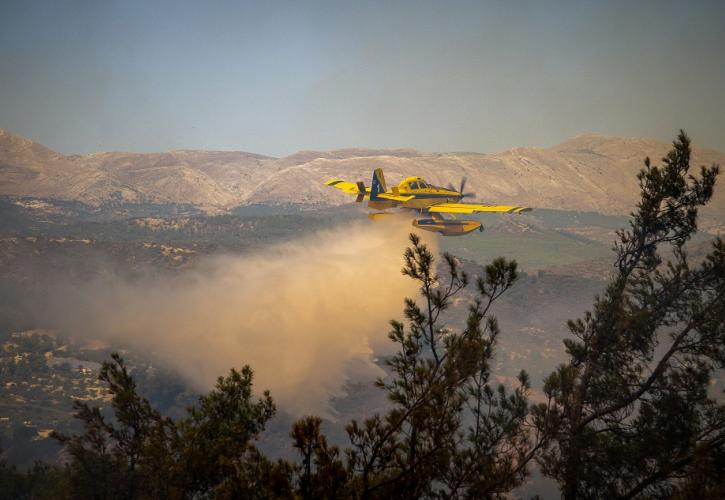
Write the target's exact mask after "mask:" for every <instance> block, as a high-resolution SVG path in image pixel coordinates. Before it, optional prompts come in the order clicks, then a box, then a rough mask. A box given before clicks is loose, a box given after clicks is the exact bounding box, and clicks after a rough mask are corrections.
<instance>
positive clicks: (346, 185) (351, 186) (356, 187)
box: [325, 179, 370, 195]
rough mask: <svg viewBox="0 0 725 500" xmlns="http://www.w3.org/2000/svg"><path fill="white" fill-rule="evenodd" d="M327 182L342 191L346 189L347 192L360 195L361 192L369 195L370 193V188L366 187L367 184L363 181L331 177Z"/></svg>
mask: <svg viewBox="0 0 725 500" xmlns="http://www.w3.org/2000/svg"><path fill="white" fill-rule="evenodd" d="M325 184H326V185H328V186H332V187H334V188H337V189H339V190H341V191H344V192H346V193H347V194H354V195H360V194H362V195H369V194H370V188H369V187H365V185H364V184H363V183H362V182H358V183H355V182H347V181H341V180H340V179H330V180H329V181H327V182H326V183H325ZM361 188H362V189H361Z"/></svg>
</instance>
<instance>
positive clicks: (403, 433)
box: [347, 234, 543, 499]
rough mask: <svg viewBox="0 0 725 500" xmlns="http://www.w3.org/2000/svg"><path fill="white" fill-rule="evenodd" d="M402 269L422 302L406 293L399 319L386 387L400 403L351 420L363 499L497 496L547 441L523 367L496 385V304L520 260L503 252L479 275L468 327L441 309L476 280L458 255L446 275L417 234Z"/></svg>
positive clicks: (447, 259) (356, 484)
mask: <svg viewBox="0 0 725 500" xmlns="http://www.w3.org/2000/svg"><path fill="white" fill-rule="evenodd" d="M410 241H411V243H412V246H411V248H408V249H407V250H406V252H405V266H404V268H403V274H405V275H406V276H409V277H410V278H412V279H414V280H416V281H417V282H418V283H419V284H420V292H421V296H422V299H423V305H422V306H419V305H418V304H417V303H416V302H415V301H414V300H413V299H406V301H405V317H406V319H407V325H405V324H404V323H401V322H398V321H392V322H391V325H392V331H391V332H390V335H389V336H390V339H391V340H392V341H393V342H395V343H396V344H397V345H398V346H399V350H398V352H397V354H395V355H394V356H392V357H391V358H390V359H389V360H388V361H387V364H388V366H389V369H390V374H391V375H390V378H389V380H379V381H378V383H377V384H378V386H379V387H380V388H381V389H383V390H385V391H386V392H387V393H388V397H389V399H390V401H391V402H392V409H391V410H390V411H389V412H387V413H386V414H384V415H378V414H376V415H374V416H372V417H370V418H367V419H365V420H364V421H362V422H357V421H355V420H353V421H352V422H351V423H350V424H349V425H348V427H347V431H348V434H349V437H350V441H351V443H352V447H351V448H350V449H348V450H347V455H348V464H349V468H350V470H351V474H352V475H353V478H352V481H351V486H350V491H351V492H352V493H351V495H352V496H353V497H355V498H364V499H365V498H421V497H426V498H437V497H441V498H490V497H494V496H497V495H499V494H501V493H504V492H508V491H510V490H511V489H513V488H514V487H516V486H517V485H519V484H521V482H522V481H523V479H524V478H525V476H526V472H527V471H526V465H527V463H528V462H529V461H530V460H531V458H532V457H533V456H534V453H535V451H536V449H537V448H538V447H539V446H540V445H541V444H542V443H543V441H542V440H540V439H538V438H537V437H536V436H533V435H531V434H530V433H529V432H527V425H528V423H529V419H530V418H531V415H530V413H529V407H528V403H527V391H528V390H529V381H528V377H527V375H526V374H525V373H524V372H522V373H521V375H520V377H519V386H518V387H516V388H515V389H514V390H513V392H512V393H511V394H509V393H508V392H507V391H506V390H505V388H504V387H503V386H501V385H499V386H498V387H496V388H493V387H492V386H491V384H490V381H489V379H490V375H491V371H490V366H489V363H490V361H491V359H492V358H493V356H494V348H495V344H496V338H497V336H498V335H499V327H498V323H497V322H496V319H495V318H494V317H493V316H492V315H491V314H490V309H491V306H492V305H493V303H494V302H495V301H496V300H497V299H499V298H500V297H501V295H502V294H503V293H505V292H506V291H507V290H508V289H509V288H510V287H511V286H512V285H513V283H514V282H515V280H516V277H517V273H516V263H515V262H509V261H506V260H504V259H501V258H499V259H496V260H494V261H493V263H492V264H490V265H488V266H487V267H486V274H485V276H484V277H481V278H479V279H478V280H477V282H476V285H477V288H478V292H479V295H480V297H479V298H478V299H477V300H476V301H475V303H474V304H472V305H471V307H470V310H469V315H468V320H467V325H466V328H465V329H464V330H463V331H462V332H460V333H456V332H453V331H448V330H445V329H442V328H441V326H440V324H439V320H440V317H441V316H440V315H441V313H443V312H444V311H445V310H446V309H448V308H449V307H450V305H451V301H452V298H453V297H454V296H455V295H456V294H458V293H459V292H461V290H463V288H464V287H466V286H467V285H468V276H467V275H466V273H464V272H463V271H461V270H460V268H459V264H458V262H457V260H456V259H455V258H454V257H452V256H450V255H448V254H445V255H444V263H445V271H446V275H447V279H446V280H445V281H444V280H442V279H440V277H439V275H438V274H437V273H436V269H435V265H434V257H433V254H432V253H431V252H430V251H429V250H428V248H427V247H426V245H425V244H424V243H422V242H421V241H420V239H419V238H418V237H417V236H416V235H414V234H411V235H410Z"/></svg>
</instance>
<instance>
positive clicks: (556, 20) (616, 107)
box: [0, 0, 725, 156]
mask: <svg viewBox="0 0 725 500" xmlns="http://www.w3.org/2000/svg"><path fill="white" fill-rule="evenodd" d="M0 127H4V128H8V129H10V130H11V131H14V132H16V133H19V134H21V135H25V136H28V137H30V138H32V139H34V140H37V141H39V142H41V143H43V144H46V145H47V146H49V147H52V148H54V149H57V150H59V151H61V152H64V153H88V152H93V151H102V150H126V151H162V150H166V149H174V148H200V149H238V150H246V151H252V152H257V153H262V154H269V155H275V156H280V155H285V154H289V153H292V152H294V151H297V150H300V149H332V148H341V147H385V148H388V147H411V148H417V149H421V150H425V151H462V150H466V151H481V152H494V151H500V150H504V149H507V148H510V147H513V146H550V145H553V144H556V143H558V142H561V141H563V140H566V139H568V138H570V137H572V136H575V135H578V134H581V133H586V132H595V133H603V134H610V135H624V136H645V137H654V138H660V139H663V140H670V139H671V138H672V137H674V135H675V133H676V132H677V130H678V129H679V128H684V129H685V130H687V131H688V132H689V134H690V135H691V136H692V137H693V139H694V140H695V142H696V143H698V144H701V145H704V146H707V147H712V148H715V149H719V150H721V151H725V2H722V1H719V2H705V1H691V2H682V1H677V2H668V1H653V2H647V1H634V2H611V1H610V2H605V1H596V2H594V1H590V2H588V1H572V2H563V1H562V2H553V1H551V2H543V1H534V2H519V1H516V2H514V1H479V2H473V1H471V2H443V1H422V0H417V1H392V0H391V1H383V2H365V1H356V2H342V1H329V2H328V1H309V2H305V1H289V2H282V1H260V2H240V1H237V2H231V1H218V0H217V1H214V0H212V1H207V2H202V1H197V2H179V1H167V2H152V1H80V0H78V1H49V2H40V1H32V0H30V1H23V0H17V1H11V0H0Z"/></svg>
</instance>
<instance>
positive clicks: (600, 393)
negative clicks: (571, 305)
mask: <svg viewBox="0 0 725 500" xmlns="http://www.w3.org/2000/svg"><path fill="white" fill-rule="evenodd" d="M673 144H674V147H673V149H672V150H671V151H670V152H669V153H668V154H667V156H666V157H665V158H663V160H662V161H663V165H662V166H661V167H657V166H653V165H652V164H651V162H650V160H649V158H648V159H646V160H645V167H644V169H643V170H642V171H641V172H640V173H639V175H638V179H639V185H640V190H641V200H640V202H639V203H638V205H637V209H636V211H635V212H633V213H632V219H631V222H630V228H629V229H628V230H622V231H620V232H618V239H617V242H616V247H615V251H616V256H617V257H616V264H615V271H614V275H613V277H612V279H611V281H610V282H609V285H608V286H607V288H606V290H605V292H604V293H603V295H602V296H601V297H597V298H596V299H595V302H594V306H593V308H592V311H590V312H587V313H586V314H585V315H584V317H583V318H581V319H578V320H575V321H570V322H569V330H570V332H571V333H572V335H573V336H574V338H573V339H567V340H565V342H564V343H565V346H566V351H567V353H568V355H569V358H570V359H569V361H568V362H567V363H566V364H564V365H561V366H560V367H558V368H557V369H556V371H554V372H553V373H552V374H551V375H550V376H549V377H548V378H547V379H546V381H545V392H546V393H547V395H548V396H549V397H550V398H551V400H552V401H554V403H555V404H554V406H553V407H552V409H551V412H550V415H549V416H550V417H551V418H550V420H549V421H548V422H549V423H551V422H552V421H557V423H558V427H557V431H556V433H555V435H554V437H553V439H552V440H551V441H550V443H549V445H548V446H547V447H546V450H545V452H544V453H543V454H542V455H541V458H540V462H541V464H542V466H543V470H544V472H545V473H546V474H548V475H549V476H551V477H553V478H554V479H556V480H557V481H558V482H559V484H560V485H561V489H562V493H563V495H564V497H565V498H567V499H575V498H615V497H616V498H632V497H636V496H642V495H644V496H656V497H662V496H666V495H674V494H676V492H677V491H678V489H679V488H685V487H686V488H690V490H688V491H693V490H692V488H695V489H697V485H693V484H691V483H689V484H687V481H683V479H686V478H687V477H690V476H692V475H693V474H695V473H696V472H698V471H699V472H698V473H699V474H701V475H702V474H704V475H708V474H707V471H708V470H714V469H712V468H713V467H716V466H718V467H720V471H722V465H723V464H722V455H723V446H724V445H725V432H724V431H725V407H723V405H721V404H718V403H717V402H716V401H715V400H714V399H712V398H711V396H710V395H709V394H708V385H709V381H710V379H711V377H712V376H713V372H714V370H716V369H721V368H722V367H723V362H725V297H724V295H725V246H723V242H722V240H721V239H720V238H717V239H715V241H713V242H712V244H711V250H710V252H709V253H708V254H707V256H706V257H705V259H704V260H703V261H702V262H692V261H691V259H689V258H688V254H687V251H686V249H685V245H686V243H687V242H688V241H689V240H690V239H691V237H692V235H693V234H694V233H695V231H696V229H697V215H698V209H699V208H700V207H701V206H703V205H705V204H706V203H707V202H708V201H709V200H710V198H711V196H712V194H713V188H714V185H715V179H716V177H717V174H718V171H719V169H718V166H716V165H713V166H711V167H709V168H706V167H702V168H701V170H700V175H699V176H697V177H695V176H692V175H688V171H689V168H690V154H691V151H690V140H689V138H688V137H687V135H685V133H684V132H681V133H680V134H679V136H678V137H677V139H676V140H675V141H674V143H673ZM665 252H666V253H665ZM665 255H666V258H665V257H664V256H665ZM715 456H717V457H720V458H719V459H718V460H714V461H713V460H709V459H707V458H706V457H715ZM719 477H720V478H722V474H720V476H719ZM700 486H701V489H700V490H698V491H697V493H698V494H697V495H695V496H700V497H702V496H705V495H707V494H709V492H714V491H719V492H720V493H721V492H722V491H723V490H722V483H720V484H719V486H718V487H717V488H715V487H713V486H712V484H710V485H708V483H707V482H702V483H701V484H700ZM718 488H719V489H718ZM683 491H684V490H683Z"/></svg>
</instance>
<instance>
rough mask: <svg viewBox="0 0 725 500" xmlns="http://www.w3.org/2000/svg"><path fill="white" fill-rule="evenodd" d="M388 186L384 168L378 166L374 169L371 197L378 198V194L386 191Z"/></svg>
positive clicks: (372, 198)
mask: <svg viewBox="0 0 725 500" xmlns="http://www.w3.org/2000/svg"><path fill="white" fill-rule="evenodd" d="M387 190H388V188H387V187H386V186H385V177H384V176H383V169H382V168H376V169H375V170H374V171H373V185H372V186H371V187H370V199H371V200H378V199H380V198H378V195H379V194H381V193H385V192H386V191H387Z"/></svg>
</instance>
